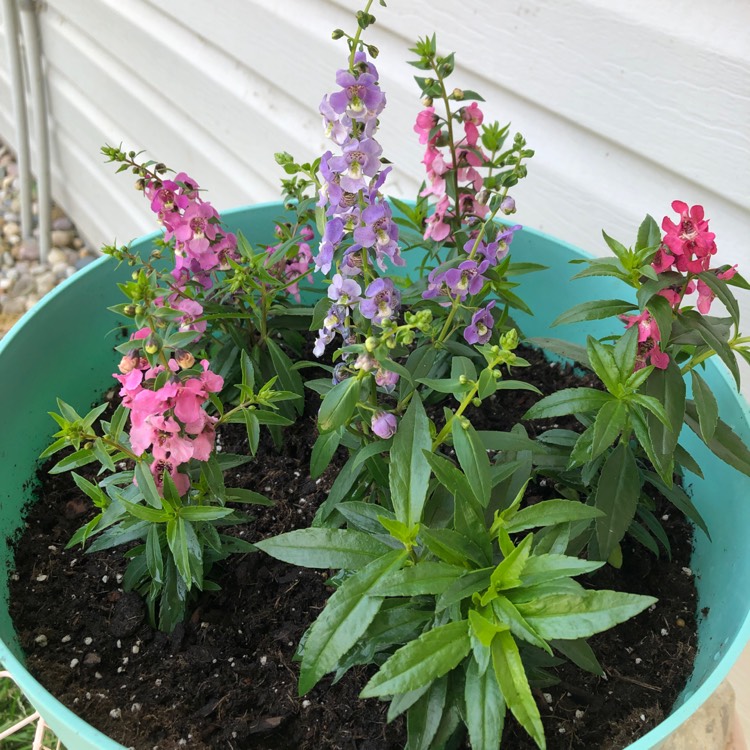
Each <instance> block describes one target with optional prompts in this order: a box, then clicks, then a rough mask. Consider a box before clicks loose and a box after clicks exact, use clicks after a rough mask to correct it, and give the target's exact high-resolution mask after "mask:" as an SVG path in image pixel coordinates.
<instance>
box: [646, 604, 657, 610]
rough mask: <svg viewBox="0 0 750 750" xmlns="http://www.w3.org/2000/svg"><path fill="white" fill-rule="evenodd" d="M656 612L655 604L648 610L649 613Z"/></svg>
mask: <svg viewBox="0 0 750 750" xmlns="http://www.w3.org/2000/svg"><path fill="white" fill-rule="evenodd" d="M655 610H656V605H655V604H652V605H651V606H650V607H649V608H648V611H649V612H653V611H655Z"/></svg>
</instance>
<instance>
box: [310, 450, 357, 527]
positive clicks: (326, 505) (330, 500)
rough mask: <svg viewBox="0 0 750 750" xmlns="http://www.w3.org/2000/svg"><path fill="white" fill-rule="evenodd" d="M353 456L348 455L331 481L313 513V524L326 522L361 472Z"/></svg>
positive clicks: (319, 524) (318, 524)
mask: <svg viewBox="0 0 750 750" xmlns="http://www.w3.org/2000/svg"><path fill="white" fill-rule="evenodd" d="M355 455H356V454H355ZM354 458H355V456H350V457H349V460H348V461H347V462H346V463H345V464H344V466H343V468H342V469H341V471H339V473H338V476H337V477H336V479H335V480H334V482H333V486H332V487H331V489H330V490H329V491H328V497H327V498H326V499H325V501H324V502H323V504H322V505H321V506H320V507H319V508H318V510H317V512H316V514H315V518H314V519H313V526H322V525H323V524H324V523H325V522H326V519H327V518H328V517H329V516H330V515H331V513H333V511H334V510H335V509H336V506H337V505H338V504H339V503H340V502H341V501H342V500H343V499H344V498H345V497H346V496H347V495H348V494H349V491H350V490H351V489H352V487H353V486H354V484H355V482H356V481H357V479H358V478H359V475H360V474H361V473H362V464H355V461H354Z"/></svg>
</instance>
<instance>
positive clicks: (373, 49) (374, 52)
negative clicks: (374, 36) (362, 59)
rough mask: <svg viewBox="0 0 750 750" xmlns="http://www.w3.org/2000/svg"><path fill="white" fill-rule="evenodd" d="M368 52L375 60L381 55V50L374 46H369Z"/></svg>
mask: <svg viewBox="0 0 750 750" xmlns="http://www.w3.org/2000/svg"><path fill="white" fill-rule="evenodd" d="M367 51H368V52H369V53H370V57H372V58H373V60H374V59H375V58H376V57H377V56H378V55H379V54H380V50H379V49H378V48H377V47H376V46H375V45H374V44H368V45H367Z"/></svg>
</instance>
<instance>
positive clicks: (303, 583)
mask: <svg viewBox="0 0 750 750" xmlns="http://www.w3.org/2000/svg"><path fill="white" fill-rule="evenodd" d="M524 356H526V357H527V358H528V359H529V360H530V361H532V365H533V366H532V367H531V368H529V370H527V371H526V372H525V373H524V376H530V377H531V379H532V380H533V382H535V384H536V385H537V386H538V387H539V388H540V389H541V390H542V392H544V393H549V392H551V391H552V390H555V389H558V388H561V387H567V386H570V385H577V384H581V380H580V378H578V377H577V376H576V375H575V374H574V373H573V372H572V371H571V370H570V368H568V367H565V366H560V365H558V364H549V363H547V362H546V360H545V359H544V358H543V356H542V355H541V354H538V353H536V352H533V351H527V352H525V354H524ZM584 384H586V385H594V384H595V383H594V382H593V379H592V376H588V377H587V378H586V379H585V383H584ZM536 398H537V397H536V396H534V394H531V393H528V392H524V391H500V392H498V394H497V396H496V397H495V398H493V399H491V400H488V401H485V402H484V404H483V406H482V408H481V410H477V411H476V413H474V414H471V415H470V416H471V419H472V422H473V424H474V425H475V427H477V428H478V429H489V428H492V429H501V430H507V429H510V427H511V426H512V425H513V424H515V423H516V422H517V421H518V420H519V418H520V416H521V415H522V414H523V413H524V412H525V411H526V409H527V408H528V407H529V406H530V405H531V404H532V403H533V402H534V401H535V400H536ZM308 400H309V402H310V403H308V405H307V408H306V411H305V414H304V416H303V417H302V418H301V420H300V422H298V423H297V425H296V426H295V427H293V428H291V429H289V430H287V432H286V433H285V443H284V446H283V449H282V452H281V453H276V452H275V451H274V450H273V448H272V447H271V446H270V445H266V444H262V445H261V447H260V450H259V452H258V456H257V457H256V459H254V460H253V461H252V462H251V463H249V464H247V465H245V466H242V467H238V468H236V469H232V470H231V471H229V472H228V473H227V477H226V480H227V486H237V487H246V488H248V489H252V490H255V491H258V492H262V493H263V494H266V495H267V496H269V497H271V498H272V499H274V500H276V501H277V504H276V505H275V506H274V507H272V508H258V509H253V514H254V520H253V521H251V522H249V523H247V524H245V525H243V526H242V527H238V528H237V531H236V532H235V533H238V534H240V535H241V536H242V538H244V539H247V540H248V541H254V540H259V539H262V538H265V537H267V536H270V535H272V534H278V533H281V532H283V531H289V530H291V529H294V528H301V527H305V526H308V525H309V524H310V522H311V520H312V518H313V515H314V513H315V510H316V509H317V507H318V506H319V505H320V503H321V502H322V501H323V500H324V499H325V497H326V492H327V490H328V489H329V487H330V485H331V484H332V482H333V479H334V478H335V475H336V472H337V471H338V469H339V468H340V466H341V465H342V460H343V458H344V456H343V454H341V455H338V456H337V457H336V459H335V460H334V462H333V464H332V465H331V467H329V469H328V470H327V471H326V472H325V474H324V475H323V476H322V477H321V478H320V479H318V480H312V479H311V478H310V476H309V472H308V468H307V467H308V466H309V459H310V451H311V448H312V444H313V442H314V440H315V436H316V431H315V417H314V414H315V410H316V408H317V403H318V399H317V396H315V395H312V396H311V398H310V399H308ZM550 426H552V425H551V424H550V423H549V421H548V422H547V423H545V424H543V425H527V427H528V428H529V432H530V434H532V435H533V434H535V431H536V430H538V429H546V428H548V427H550ZM560 426H569V425H568V424H563V423H562V421H561V420H560ZM238 427H239V426H236V425H230V426H229V428H228V429H226V430H225V431H224V432H223V433H222V435H221V441H222V450H224V451H225V452H228V453H245V452H246V450H247V449H246V442H245V437H244V431H243V429H239V428H238ZM235 428H238V429H235ZM269 442H270V441H269ZM40 481H41V483H42V484H41V487H40V489H39V492H38V497H39V500H38V501H37V502H36V503H35V504H34V505H33V506H32V507H31V508H30V510H29V514H28V518H27V527H26V530H25V532H24V534H23V535H22V537H21V538H20V539H19V540H18V543H17V545H16V557H15V559H16V571H15V574H14V575H13V578H12V581H11V606H10V610H11V615H12V617H13V621H14V624H15V627H16V630H17V632H18V635H19V639H20V642H21V645H22V647H23V649H24V651H25V653H26V654H27V666H28V667H29V669H30V670H31V672H32V673H33V674H34V676H35V677H36V678H37V679H38V680H39V681H40V682H41V683H42V684H43V685H44V686H45V687H47V689H48V690H50V692H52V693H53V694H54V695H56V696H57V697H58V698H59V699H60V700H61V701H62V702H63V703H64V704H66V705H67V706H69V707H70V708H71V709H73V710H74V711H75V712H76V713H77V714H79V715H80V716H81V717H82V718H83V719H85V720H86V721H87V722H89V723H90V724H92V725H94V726H96V727H97V728H99V729H100V730H102V731H103V732H104V733H106V734H108V735H109V736H110V737H112V738H114V739H116V740H117V741H119V742H121V743H122V744H123V745H125V746H126V747H134V748H137V750H151V748H159V750H172V749H173V748H179V747H190V748H196V749H197V750H205V749H209V748H210V749H214V748H227V749H231V750H241V749H243V748H253V749H256V748H257V749H258V750H288V749H289V748H295V749H297V748H298V749H299V750H319V749H320V748H324V749H326V750H327V749H330V750H339V749H340V750H400V749H401V748H403V747H404V745H405V740H406V738H405V726H404V722H403V720H402V719H397V720H396V721H394V722H393V723H392V724H390V725H388V724H386V723H385V714H386V710H387V704H386V703H383V702H380V701H378V700H367V701H360V700H359V699H358V697H357V696H358V694H359V692H360V691H361V689H362V687H363V686H364V684H365V682H366V681H367V680H368V679H369V677H370V676H371V674H372V672H373V670H372V669H353V670H350V671H349V672H347V674H346V675H344V677H343V678H342V679H341V680H340V681H339V682H337V683H335V684H333V681H332V679H331V677H328V678H325V679H324V680H323V681H322V682H321V684H320V685H318V687H316V688H315V689H314V690H313V691H311V692H310V693H309V694H308V695H306V696H304V697H302V698H300V697H298V696H297V676H298V664H297V662H296V661H295V660H294V654H295V649H296V646H297V643H298V641H299V639H300V637H301V636H302V634H303V633H304V631H305V630H306V628H307V627H308V626H309V625H310V624H311V622H312V621H313V620H314V619H315V617H316V616H317V615H318V613H319V612H320V611H321V609H322V608H323V607H324V605H325V601H326V598H327V597H328V596H329V595H330V592H331V590H330V588H329V587H327V586H326V577H327V576H326V573H325V572H321V571H311V570H306V569H302V568H294V567H291V566H289V565H286V564H284V563H281V562H278V561H276V560H273V559H272V558H269V557H266V556H265V555H263V554H261V553H254V554H245V555H237V556H234V557H232V558H230V560H228V561H227V562H226V563H225V564H224V565H223V566H222V568H221V570H220V571H219V572H218V574H217V575H215V576H212V577H213V578H214V579H215V580H217V581H218V582H219V583H220V585H221V587H222V590H221V591H220V592H218V593H212V594H211V595H210V596H207V597H205V598H204V599H203V600H201V601H200V602H199V603H198V605H197V607H196V609H195V610H194V612H193V613H192V616H191V617H190V620H189V621H188V622H187V623H186V624H185V625H181V626H178V628H177V629H176V630H175V631H174V632H173V633H172V634H171V635H165V634H163V633H160V632H158V631H155V630H154V629H153V628H151V627H150V626H149V624H148V622H147V618H146V612H145V608H144V605H143V603H142V602H141V600H140V598H139V597H138V596H137V595H135V594H129V593H124V592H123V591H122V589H121V587H120V581H121V580H122V574H123V573H124V570H125V564H124V562H123V560H122V551H121V550H119V549H115V550H110V551H105V552H100V553H95V554H91V555H89V554H84V553H82V552H81V550H80V548H76V549H71V550H66V549H65V544H66V543H67V541H68V539H69V538H70V537H71V535H72V534H73V533H74V531H75V530H76V529H77V528H78V527H79V526H81V525H82V523H84V522H85V521H86V520H87V518H88V517H90V515H91V513H92V509H91V506H90V503H89V501H88V499H87V498H86V497H85V496H82V494H81V493H80V492H79V491H78V490H77V488H76V487H75V485H74V484H73V482H72V481H70V478H69V475H67V474H64V475H52V476H50V475H48V474H46V473H44V472H40ZM531 491H533V490H531ZM537 492H538V493H544V492H545V490H544V489H540V490H537ZM246 507H247V506H243V508H246ZM660 514H662V520H663V523H664V525H665V528H666V530H667V533H668V535H669V537H670V540H671V543H672V552H673V558H672V560H671V561H668V560H667V559H665V558H664V557H662V558H660V559H659V560H657V559H656V558H655V557H654V556H653V555H652V553H651V552H649V551H648V550H646V549H645V548H643V547H641V546H639V545H637V544H634V543H629V542H628V541H626V542H625V543H624V548H623V552H624V556H625V561H626V562H625V566H624V570H620V571H618V570H615V569H613V568H611V567H609V566H607V567H605V568H604V569H603V570H601V571H598V572H597V573H596V574H594V575H592V576H589V577H588V580H586V581H584V583H585V584H586V585H591V586H596V587H597V588H612V589H615V590H619V591H629V592H633V593H642V594H650V595H652V596H656V597H658V598H659V602H658V604H657V605H656V606H655V607H654V608H653V609H652V610H650V611H647V612H644V613H642V614H641V615H639V616H638V617H636V618H635V619H633V620H630V621H628V622H627V623H625V624H623V625H621V626H619V627H617V628H615V629H613V630H610V631H608V632H607V633H603V634H601V635H598V636H595V637H594V638H592V639H591V640H590V643H591V645H592V646H593V648H594V650H595V652H596V654H597V656H598V657H599V660H600V662H601V664H602V666H603V668H604V671H605V674H606V677H604V678H600V677H597V676H595V675H591V674H589V673H588V672H584V671H582V670H580V669H578V668H576V667H573V666H571V665H568V664H565V665H563V666H561V667H558V668H556V669H555V670H554V671H555V673H556V675H557V677H558V678H559V680H560V682H559V683H558V684H557V685H554V686H552V687H545V688H543V689H535V690H534V693H535V697H536V699H537V702H538V704H539V708H540V711H541V714H542V719H543V722H544V726H545V732H546V735H547V743H548V747H549V748H550V750H571V749H580V750H583V749H584V748H585V750H596V749H597V748H599V749H601V750H617V749H618V748H622V747H625V746H626V745H628V744H629V743H631V742H633V741H634V740H635V739H637V738H638V737H640V736H642V735H643V734H645V733H646V732H647V731H648V730H650V729H651V728H653V727H654V726H655V725H656V724H657V723H659V722H660V721H661V720H662V719H663V718H664V717H665V716H666V715H667V714H668V713H669V710H670V708H671V706H672V704H673V702H674V700H675V698H676V697H677V695H678V694H679V692H680V690H681V689H682V687H683V686H684V684H685V681H686V680H687V677H688V676H689V674H690V672H691V670H692V663H693V659H694V655H695V645H696V637H695V631H696V623H695V608H696V604H695V602H696V599H695V587H694V581H693V578H692V574H691V572H690V570H689V568H688V567H687V566H689V564H690V554H691V548H692V528H691V527H690V526H689V524H687V523H686V522H685V521H684V519H683V518H682V517H681V516H680V515H679V514H678V513H677V512H672V510H671V509H670V508H665V509H661V510H660ZM579 580H581V579H579ZM465 747H468V744H466V745H465ZM502 747H503V748H511V749H512V750H526V749H527V748H529V749H531V748H533V747H535V745H534V743H533V742H532V741H531V740H530V739H528V737H527V736H526V735H525V733H524V732H523V730H521V729H520V728H519V727H518V725H517V724H516V723H515V721H514V720H513V719H512V718H510V716H509V718H508V719H507V720H506V731H505V734H504V736H503V744H502ZM69 750H76V749H75V748H69Z"/></svg>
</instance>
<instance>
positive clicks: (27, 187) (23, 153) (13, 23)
mask: <svg viewBox="0 0 750 750" xmlns="http://www.w3.org/2000/svg"><path fill="white" fill-rule="evenodd" d="M3 18H4V19H5V35H6V38H7V40H8V65H9V68H10V88H11V98H12V100H13V116H14V119H15V126H16V163H17V164H18V181H19V185H18V192H19V196H20V200H21V235H22V236H23V238H24V239H25V240H27V239H29V238H30V237H31V234H32V231H33V228H34V217H33V214H32V210H31V158H30V155H29V122H28V119H27V117H26V89H25V87H24V83H23V62H22V60H21V44H20V39H19V33H18V10H17V8H16V3H15V2H14V0H3Z"/></svg>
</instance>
